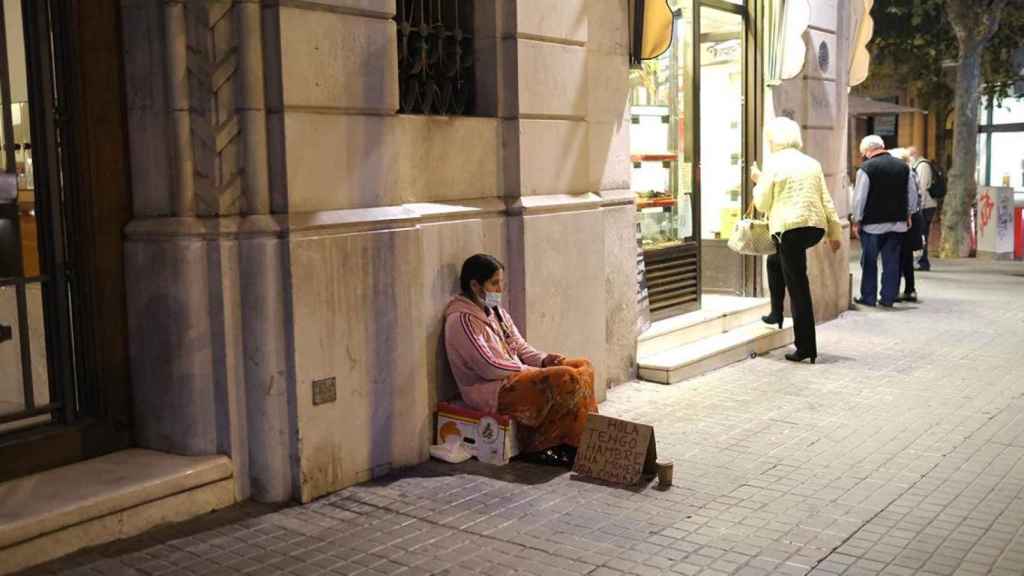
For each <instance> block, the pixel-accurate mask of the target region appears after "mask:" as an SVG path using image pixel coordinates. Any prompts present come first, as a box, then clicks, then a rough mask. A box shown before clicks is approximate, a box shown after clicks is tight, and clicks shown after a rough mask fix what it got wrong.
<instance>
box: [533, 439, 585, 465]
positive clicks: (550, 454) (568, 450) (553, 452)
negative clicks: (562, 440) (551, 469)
mask: <svg viewBox="0 0 1024 576" xmlns="http://www.w3.org/2000/svg"><path fill="white" fill-rule="evenodd" d="M523 460H525V461H527V462H529V463H531V464H541V465H544V466H561V467H564V468H572V466H573V464H575V463H576V448H574V447H572V446H568V445H566V444H561V445H559V446H553V447H551V448H548V449H547V450H541V451H539V452H532V453H530V454H526V455H525V456H523Z"/></svg>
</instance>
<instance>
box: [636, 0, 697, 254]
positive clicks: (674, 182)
mask: <svg viewBox="0 0 1024 576" xmlns="http://www.w3.org/2000/svg"><path fill="white" fill-rule="evenodd" d="M670 6H671V7H672V8H673V12H674V15H675V26H674V34H675V37H674V39H673V41H672V45H671V47H670V48H669V49H668V51H666V52H665V53H664V54H662V55H661V56H659V57H658V58H656V59H653V60H644V61H643V62H642V64H641V66H640V68H638V69H634V70H631V71H630V76H629V79H630V117H631V124H630V133H629V134H630V148H631V150H630V153H631V158H632V161H633V172H632V187H633V191H634V193H635V194H636V197H637V210H638V217H639V231H640V236H641V241H642V243H643V247H644V249H645V250H658V249H664V248H669V247H673V246H678V245H680V244H682V243H683V242H685V241H687V240H692V239H693V235H694V222H693V177H692V174H693V163H694V160H695V154H694V150H693V141H692V123H693V120H692V118H693V110H692V109H693V94H692V91H693V89H692V78H693V71H692V68H693V66H692V62H693V38H692V30H693V20H692V18H693V15H692V14H691V13H689V5H688V3H687V2H670Z"/></svg>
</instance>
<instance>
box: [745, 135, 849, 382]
mask: <svg viewBox="0 0 1024 576" xmlns="http://www.w3.org/2000/svg"><path fill="white" fill-rule="evenodd" d="M765 138H766V139H767V140H768V147H769V150H770V151H771V153H770V155H769V156H768V158H767V159H766V160H765V170H764V172H763V173H762V172H761V171H760V170H758V168H757V166H754V167H753V168H752V169H751V174H750V176H751V179H752V180H753V181H754V182H755V183H757V186H756V187H755V188H754V205H755V206H756V207H757V209H758V210H760V211H761V212H764V213H766V214H767V215H768V228H769V230H770V231H771V233H772V239H773V240H774V241H775V247H776V253H775V254H772V255H771V256H768V258H767V265H768V289H769V290H770V291H771V300H772V311H771V314H769V315H768V316H764V317H762V320H764V321H765V323H767V324H778V325H779V328H782V308H783V301H784V300H785V297H786V290H789V303H790V311H791V313H792V315H793V332H794V335H795V340H796V351H795V352H792V353H789V354H786V360H790V361H793V362H801V361H803V360H808V359H809V360H810V361H811V364H814V361H815V359H816V358H817V357H818V347H817V342H816V339H815V334H814V306H813V304H812V302H811V288H810V283H809V282H808V280H807V250H808V249H809V248H811V247H813V246H814V245H816V244H817V243H818V242H820V241H821V239H822V238H823V237H827V238H828V242H829V245H830V246H831V248H832V251H833V252H835V251H837V250H839V246H840V238H841V237H842V236H841V235H842V230H843V228H842V225H841V224H840V223H839V217H838V216H837V215H836V208H835V206H834V205H833V204H832V197H831V196H830V195H829V193H828V186H827V185H826V184H825V175H824V173H823V172H822V170H821V164H819V163H818V161H817V160H815V159H814V158H811V157H810V156H808V155H806V154H804V153H803V152H801V151H800V148H802V147H803V140H802V138H801V136H800V126H799V125H798V124H797V123H796V122H794V121H792V120H790V119H789V118H783V117H780V118H775V119H773V120H771V121H770V122H769V123H768V125H767V126H766V127H765Z"/></svg>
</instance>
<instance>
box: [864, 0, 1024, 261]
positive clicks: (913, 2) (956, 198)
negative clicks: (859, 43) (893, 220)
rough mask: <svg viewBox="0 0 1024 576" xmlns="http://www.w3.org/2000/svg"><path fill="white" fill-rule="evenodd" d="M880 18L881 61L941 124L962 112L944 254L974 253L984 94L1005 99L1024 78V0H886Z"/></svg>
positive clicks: (875, 13) (877, 45) (877, 11)
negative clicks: (1023, 52) (1023, 59)
mask: <svg viewBox="0 0 1024 576" xmlns="http://www.w3.org/2000/svg"><path fill="white" fill-rule="evenodd" d="M872 17H873V18H875V21H876V27H875V35H874V39H875V41H874V42H873V45H872V52H873V56H874V58H875V60H876V61H877V62H878V63H879V64H880V65H882V66H884V67H886V68H887V69H888V70H889V71H890V73H891V74H893V75H894V76H895V77H896V78H899V79H900V80H901V81H902V82H904V83H906V84H907V85H908V86H909V87H910V88H911V89H912V91H913V92H914V93H916V94H917V96H918V98H919V99H920V100H921V102H922V103H923V104H924V105H925V106H927V107H928V108H929V109H930V110H931V111H932V112H933V113H937V114H940V116H939V117H938V118H937V119H938V120H939V122H940V123H939V125H940V126H945V118H946V117H947V116H948V114H949V110H950V108H953V109H954V112H955V114H954V119H955V124H954V135H953V152H954V155H953V163H952V166H951V168H950V171H949V194H948V195H947V196H946V199H945V202H944V205H943V211H942V250H941V253H942V255H943V256H944V257H955V256H966V255H967V254H968V251H969V244H970V243H969V238H970V233H971V231H970V221H971V220H970V212H971V207H972V206H973V205H974V202H975V198H976V196H977V190H978V183H977V180H976V178H975V168H976V164H977V155H978V150H977V147H978V146H977V143H978V109H979V103H980V99H981V97H982V96H986V97H992V98H995V99H996V100H1001V99H1002V98H1004V97H1006V96H1007V95H1009V93H1010V92H1011V89H1012V88H1013V86H1014V84H1015V83H1016V82H1019V81H1020V80H1021V72H1022V70H1021V66H1020V62H1019V61H1018V60H1017V56H1018V54H1020V49H1021V48H1022V46H1024V42H1022V38H1024V0H878V3H876V4H875V7H874V9H873V10H872ZM947 69H948V70H950V71H952V69H955V76H953V75H951V74H947V73H946V71H947ZM951 76H953V77H951ZM939 142H940V143H939V147H940V150H941V149H942V148H943V146H944V144H943V143H942V141H941V139H940V140H939ZM940 159H941V157H940Z"/></svg>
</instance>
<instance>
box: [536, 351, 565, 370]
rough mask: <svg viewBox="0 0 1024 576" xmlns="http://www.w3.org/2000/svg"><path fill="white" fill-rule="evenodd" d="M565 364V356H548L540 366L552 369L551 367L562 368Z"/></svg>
mask: <svg viewBox="0 0 1024 576" xmlns="http://www.w3.org/2000/svg"><path fill="white" fill-rule="evenodd" d="M563 362H565V356H562V355H561V354H548V355H547V356H545V357H544V359H543V360H541V362H540V365H541V366H543V367H544V368H550V367H551V366H561V365H562V363H563Z"/></svg>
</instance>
